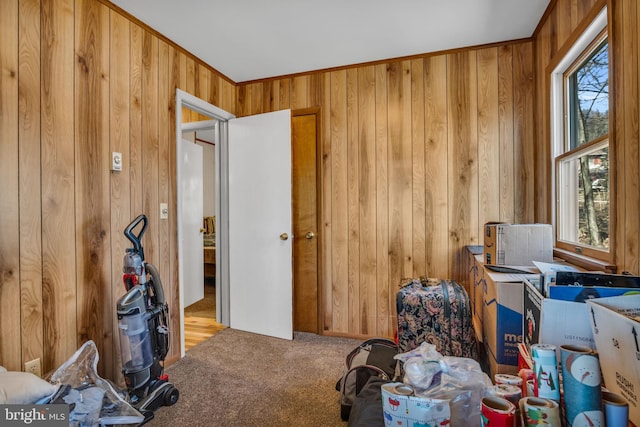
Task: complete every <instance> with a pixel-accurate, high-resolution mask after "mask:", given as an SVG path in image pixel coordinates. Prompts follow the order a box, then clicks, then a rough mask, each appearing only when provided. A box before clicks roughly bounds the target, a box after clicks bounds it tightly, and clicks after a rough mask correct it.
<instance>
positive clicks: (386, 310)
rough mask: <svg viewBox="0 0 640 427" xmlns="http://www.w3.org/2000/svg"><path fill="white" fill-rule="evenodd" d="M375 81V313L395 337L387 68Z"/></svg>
mask: <svg viewBox="0 0 640 427" xmlns="http://www.w3.org/2000/svg"><path fill="white" fill-rule="evenodd" d="M375 79H376V88H375V91H376V129H375V132H376V134H375V138H376V153H375V155H376V196H375V197H376V260H377V261H376V264H377V265H376V266H377V268H376V273H377V277H376V313H377V319H376V320H377V332H378V334H381V335H382V336H390V335H392V334H393V332H392V331H393V330H394V325H393V314H394V311H392V303H393V301H394V300H393V299H392V297H391V294H392V291H391V290H390V289H389V270H390V268H389V258H390V257H389V164H388V162H387V156H388V154H387V153H388V150H389V126H388V123H389V122H388V111H389V106H388V99H389V98H388V95H387V87H388V65H387V64H379V65H376V66H375Z"/></svg>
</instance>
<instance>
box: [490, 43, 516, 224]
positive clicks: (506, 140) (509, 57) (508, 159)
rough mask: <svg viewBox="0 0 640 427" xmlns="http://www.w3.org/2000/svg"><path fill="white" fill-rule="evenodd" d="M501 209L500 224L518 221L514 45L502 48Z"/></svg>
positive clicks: (499, 51) (500, 52)
mask: <svg viewBox="0 0 640 427" xmlns="http://www.w3.org/2000/svg"><path fill="white" fill-rule="evenodd" d="M498 82H499V84H498V130H499V141H498V143H499V155H498V159H499V162H498V165H499V166H500V167H499V182H498V188H499V189H500V194H499V198H500V200H499V203H498V204H499V206H500V210H499V211H498V216H497V217H495V220H496V221H505V222H510V223H513V222H515V212H514V206H515V190H514V186H513V180H514V173H515V167H516V165H515V164H514V157H513V46H511V45H507V46H501V47H499V48H498Z"/></svg>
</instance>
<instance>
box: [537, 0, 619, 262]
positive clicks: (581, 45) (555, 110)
mask: <svg viewBox="0 0 640 427" xmlns="http://www.w3.org/2000/svg"><path fill="white" fill-rule="evenodd" d="M607 23H608V22H607V7H606V6H605V7H604V8H603V9H602V10H601V11H600V13H599V14H598V16H596V18H595V19H594V20H593V22H592V23H591V24H590V25H589V26H588V27H587V29H586V30H585V31H584V32H583V33H582V34H581V35H580V37H579V38H578V39H577V40H576V42H575V43H574V44H573V46H572V47H571V48H570V49H569V51H568V52H567V53H566V55H565V56H564V57H563V58H562V60H561V61H560V62H559V63H558V64H557V65H556V67H555V68H554V69H553V71H552V72H551V82H550V83H551V87H550V90H551V96H550V99H551V106H550V107H551V108H550V110H551V121H550V124H551V159H550V162H551V189H552V190H551V191H552V198H551V209H552V213H553V215H552V225H553V229H554V235H555V236H558V225H559V224H558V215H557V208H558V203H559V201H558V198H559V194H558V188H557V180H558V177H557V176H556V174H557V173H558V172H557V170H556V158H557V157H558V156H560V155H562V154H563V153H565V152H566V149H565V137H566V123H567V121H566V116H565V114H567V113H566V112H565V85H564V78H565V72H566V71H567V70H568V69H569V68H570V67H571V66H572V65H573V64H574V63H575V61H576V60H577V59H578V58H579V57H580V56H582V55H583V53H584V52H585V50H586V49H587V48H588V47H589V46H590V45H591V44H592V43H593V42H594V41H595V40H596V39H597V38H598V37H599V35H600V34H601V33H602V31H603V30H604V29H605V28H606V27H607ZM609 146H610V145H609ZM609 155H611V151H609ZM575 217H577V214H575V215H574V216H572V217H571V218H570V219H567V218H565V217H564V216H563V219H562V222H563V224H562V225H563V227H564V226H568V225H570V222H571V221H575ZM576 246H581V245H576ZM608 252H609V253H611V247H610V248H609V251H608Z"/></svg>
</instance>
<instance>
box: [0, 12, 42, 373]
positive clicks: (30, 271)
mask: <svg viewBox="0 0 640 427" xmlns="http://www.w3.org/2000/svg"><path fill="white" fill-rule="evenodd" d="M8 17H11V15H9V16H8ZM1 25H2V28H5V24H1ZM19 25H20V27H19V71H18V78H19V80H18V94H19V107H18V124H19V128H18V137H19V146H18V150H19V151H18V158H19V172H20V175H19V182H20V184H19V190H18V191H19V192H17V193H16V195H17V194H19V195H20V300H21V301H20V305H21V320H22V325H21V328H20V329H21V334H22V336H23V337H28V339H23V340H22V360H23V361H28V360H32V359H35V358H37V357H43V353H44V347H43V345H44V340H43V323H42V322H43V313H42V210H41V209H40V206H41V201H40V200H41V195H42V191H41V183H40V182H41V170H40V157H41V156H40V0H22V1H20V15H19ZM7 28H8V27H7ZM0 31H1V30H0ZM0 39H2V40H7V38H5V37H4V36H2V37H0ZM1 68H4V67H1ZM0 97H1V98H2V99H4V98H5V97H4V95H1V96H0ZM7 99H11V98H7ZM3 111H6V110H4V108H3ZM0 120H1V119H0ZM0 129H5V126H4V124H3V125H0ZM0 132H1V131H0ZM0 140H2V141H7V140H5V138H4V137H0ZM0 151H1V150H0ZM1 157H2V158H3V159H5V156H4V155H2V156H1ZM4 168H5V166H2V169H3V170H4ZM2 182H5V181H4V180H2ZM9 194H11V192H9ZM0 210H1V209H0ZM2 235H3V236H4V233H2ZM1 252H4V251H1ZM2 311H4V308H2ZM0 341H2V342H5V341H4V339H3V338H0ZM0 364H1V363H0Z"/></svg>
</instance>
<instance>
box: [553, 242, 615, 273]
mask: <svg viewBox="0 0 640 427" xmlns="http://www.w3.org/2000/svg"><path fill="white" fill-rule="evenodd" d="M553 256H554V257H558V258H561V259H563V260H565V261H566V262H568V263H570V264H573V265H577V266H578V267H581V268H584V269H585V270H589V271H603V272H605V273H609V274H616V273H617V271H618V267H617V266H616V265H615V264H611V263H609V262H605V261H602V260H599V259H595V258H590V257H588V256H585V255H580V254H576V253H574V252H570V251H567V250H565V249H559V248H554V249H553Z"/></svg>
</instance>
